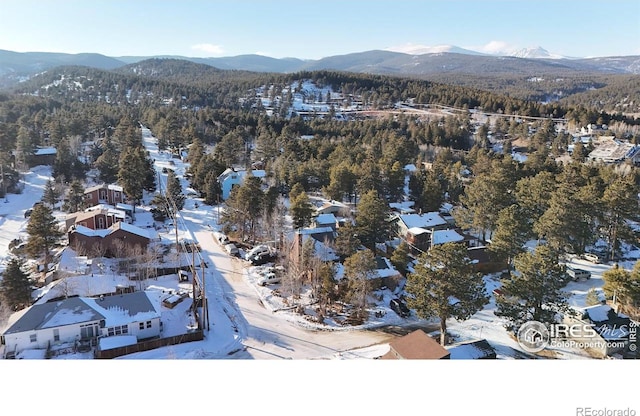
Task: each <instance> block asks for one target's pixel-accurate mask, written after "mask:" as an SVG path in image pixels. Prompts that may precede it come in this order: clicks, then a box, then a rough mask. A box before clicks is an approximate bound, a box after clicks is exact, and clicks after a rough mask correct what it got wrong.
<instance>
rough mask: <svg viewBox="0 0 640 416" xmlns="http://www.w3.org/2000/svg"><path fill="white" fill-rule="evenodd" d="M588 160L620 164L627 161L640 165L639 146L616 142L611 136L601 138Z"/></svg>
mask: <svg viewBox="0 0 640 416" xmlns="http://www.w3.org/2000/svg"><path fill="white" fill-rule="evenodd" d="M588 158H589V160H591V161H594V162H603V163H621V162H624V161H626V160H629V161H631V162H632V163H634V164H636V165H637V164H640V146H636V145H634V144H632V143H629V142H627V141H621V140H616V139H615V138H614V137H613V136H606V137H601V138H600V139H599V140H598V143H597V144H596V147H595V149H593V150H592V151H591V153H589V156H588Z"/></svg>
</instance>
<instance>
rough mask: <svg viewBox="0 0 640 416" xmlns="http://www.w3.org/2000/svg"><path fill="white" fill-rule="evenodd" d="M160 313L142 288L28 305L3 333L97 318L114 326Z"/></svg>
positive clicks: (70, 323)
mask: <svg viewBox="0 0 640 416" xmlns="http://www.w3.org/2000/svg"><path fill="white" fill-rule="evenodd" d="M159 316H160V314H159V312H158V309H157V308H156V307H155V306H154V305H153V303H152V302H151V300H150V299H149V297H148V295H147V292H144V291H143V292H134V293H126V294H121V295H114V296H106V297H103V298H99V299H95V298H85V297H73V298H67V299H63V300H60V301H56V302H47V303H43V304H39V305H33V306H31V307H30V308H29V310H28V311H27V312H26V313H25V314H24V315H22V317H21V318H20V319H18V321H16V322H15V323H14V324H13V325H12V326H11V327H10V328H9V329H7V330H6V331H5V332H4V334H14V333H20V332H26V331H36V330H39V329H44V328H57V327H61V326H66V325H74V324H81V323H84V322H95V321H100V320H104V321H105V325H106V326H114V325H122V324H126V323H130V322H132V321H141V320H146V319H151V318H156V317H159Z"/></svg>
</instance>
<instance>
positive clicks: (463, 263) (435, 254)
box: [405, 243, 488, 345]
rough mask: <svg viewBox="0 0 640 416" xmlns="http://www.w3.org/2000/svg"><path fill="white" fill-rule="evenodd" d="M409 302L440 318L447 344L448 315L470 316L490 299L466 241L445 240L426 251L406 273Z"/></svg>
mask: <svg viewBox="0 0 640 416" xmlns="http://www.w3.org/2000/svg"><path fill="white" fill-rule="evenodd" d="M405 291H406V292H407V293H408V294H409V298H408V302H407V305H408V306H409V307H410V308H411V309H414V310H415V311H416V314H417V315H418V316H419V317H420V318H423V319H429V318H432V317H437V318H439V319H440V344H441V345H445V343H446V334H447V319H449V318H455V319H457V320H465V319H469V317H471V315H473V314H474V313H476V312H478V311H479V310H481V309H482V307H483V306H484V305H485V304H486V303H487V301H488V298H487V295H486V290H485V288H484V282H483V280H482V275H480V274H478V273H475V272H474V271H473V266H472V264H471V261H470V260H469V258H468V256H467V248H466V247H465V246H464V245H463V244H458V243H445V244H442V245H437V246H435V247H433V248H432V249H431V250H429V251H428V252H425V253H423V254H422V255H421V256H420V257H419V258H418V261H417V264H416V266H415V272H413V273H410V274H409V275H408V276H407V284H406V287H405Z"/></svg>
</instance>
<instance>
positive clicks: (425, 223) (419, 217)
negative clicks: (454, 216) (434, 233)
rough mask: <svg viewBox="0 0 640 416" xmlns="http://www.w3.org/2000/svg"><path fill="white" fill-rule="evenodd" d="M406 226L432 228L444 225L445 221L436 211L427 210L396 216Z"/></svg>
mask: <svg viewBox="0 0 640 416" xmlns="http://www.w3.org/2000/svg"><path fill="white" fill-rule="evenodd" d="M398 218H400V221H402V222H403V223H404V224H405V225H406V226H407V228H414V227H419V228H433V227H437V226H439V225H445V224H447V222H446V221H445V220H444V219H443V218H442V217H441V216H440V215H439V214H438V213H437V212H427V213H426V214H405V215H400V216H398Z"/></svg>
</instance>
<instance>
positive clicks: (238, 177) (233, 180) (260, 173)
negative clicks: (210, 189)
mask: <svg viewBox="0 0 640 416" xmlns="http://www.w3.org/2000/svg"><path fill="white" fill-rule="evenodd" d="M250 173H251V174H252V175H253V176H255V177H256V178H264V177H265V176H266V175H267V174H266V172H265V171H264V170H256V169H254V170H251V171H250ZM245 176H247V171H246V170H245V169H234V168H227V169H225V171H224V172H222V173H221V174H220V176H218V183H220V187H221V188H222V199H227V198H229V195H230V194H231V189H233V187H234V186H236V185H240V184H241V183H242V181H243V180H244V178H245Z"/></svg>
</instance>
